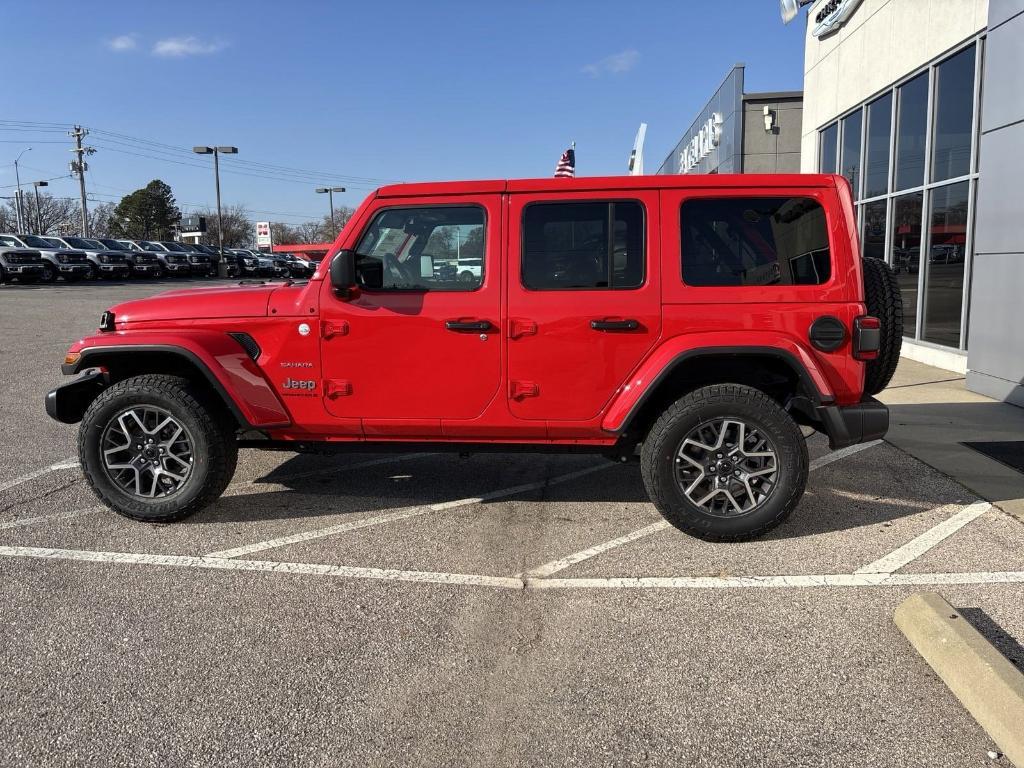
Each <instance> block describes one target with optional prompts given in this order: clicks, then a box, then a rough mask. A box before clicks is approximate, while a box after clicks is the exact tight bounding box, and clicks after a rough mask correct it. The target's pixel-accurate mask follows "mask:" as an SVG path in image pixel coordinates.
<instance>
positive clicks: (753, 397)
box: [640, 384, 808, 541]
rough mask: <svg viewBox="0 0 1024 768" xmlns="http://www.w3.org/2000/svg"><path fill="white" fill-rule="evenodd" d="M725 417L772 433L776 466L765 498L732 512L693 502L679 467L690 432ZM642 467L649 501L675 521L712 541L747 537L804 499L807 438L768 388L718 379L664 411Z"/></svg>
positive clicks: (777, 520) (642, 455)
mask: <svg viewBox="0 0 1024 768" xmlns="http://www.w3.org/2000/svg"><path fill="white" fill-rule="evenodd" d="M721 418H729V419H736V420H739V421H742V422H744V423H745V424H746V425H747V426H748V427H753V428H755V429H757V430H758V431H759V432H761V433H762V434H763V435H764V436H766V437H768V438H769V439H770V441H771V443H772V444H773V445H774V448H775V454H776V459H777V461H776V466H777V468H778V469H777V473H776V480H775V482H774V485H773V486H772V487H771V489H770V490H769V491H768V494H767V497H766V498H764V499H763V500H762V501H761V502H759V503H757V504H756V505H754V506H753V508H752V509H750V510H749V511H747V512H743V513H736V514H732V515H730V516H719V515H716V514H711V513H710V512H708V511H707V510H705V509H704V508H702V507H699V506H697V505H696V504H695V503H693V502H692V501H691V500H690V499H689V498H688V497H687V496H686V494H685V492H684V489H683V487H682V486H681V484H680V482H679V481H678V480H677V472H676V461H677V458H676V457H677V454H678V452H679V450H680V447H681V446H682V444H683V441H684V440H685V439H686V438H687V436H688V435H690V433H691V431H692V430H694V429H696V428H697V427H699V426H701V425H703V424H707V423H710V422H713V421H714V420H715V419H721ZM640 469H641V473H642V475H643V479H644V485H645V486H646V488H647V493H648V495H649V496H650V498H651V501H652V502H654V505H655V506H656V507H657V509H658V511H659V512H660V513H661V515H662V517H664V518H665V519H666V520H667V521H668V522H669V523H671V524H672V525H673V526H675V527H676V528H678V529H679V530H681V531H683V532H685V533H688V534H690V535H691V536H696V537H697V538H700V539H706V540H709V541H745V540H747V539H752V538H755V537H757V536H760V535H761V534H763V533H765V532H767V531H769V530H771V529H772V528H774V527H775V526H777V525H779V524H780V523H781V522H782V521H783V520H785V519H786V518H787V517H788V516H789V514H790V513H791V512H792V511H793V509H794V508H795V507H796V505H797V503H798V502H799V501H800V497H801V496H802V495H803V492H804V488H805V487H806V485H807V472H808V460H807V443H806V442H805V441H804V437H803V434H802V433H801V432H800V427H799V426H797V424H796V422H795V421H793V419H792V418H791V417H790V415H789V414H788V413H786V411H784V410H783V409H782V407H781V406H780V405H779V404H778V403H777V402H776V401H775V400H773V399H772V398H770V397H769V396H768V395H766V394H765V393H764V392H761V391H760V390H758V389H754V388H752V387H747V386H743V385H741V384H714V385H712V386H708V387H703V388H701V389H697V390H694V391H693V392H690V393H689V394H687V395H685V396H684V397H682V398H680V399H679V400H677V401H676V402H675V403H674V404H673V405H672V406H671V407H670V408H668V409H667V410H666V411H665V412H664V413H663V414H662V415H661V417H660V418H659V419H658V420H657V422H655V424H654V426H653V427H652V428H651V431H650V433H649V434H648V435H647V439H646V440H644V444H643V447H642V449H641V453H640ZM751 482H753V481H751Z"/></svg>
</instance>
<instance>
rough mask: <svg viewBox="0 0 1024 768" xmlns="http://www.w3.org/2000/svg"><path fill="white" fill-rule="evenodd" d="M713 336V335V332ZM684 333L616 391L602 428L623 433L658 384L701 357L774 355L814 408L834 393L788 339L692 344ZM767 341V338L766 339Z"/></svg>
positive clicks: (808, 357)
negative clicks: (747, 342) (793, 377)
mask: <svg viewBox="0 0 1024 768" xmlns="http://www.w3.org/2000/svg"><path fill="white" fill-rule="evenodd" d="M711 335H713V334H711ZM693 341H694V340H692V339H687V338H686V337H685V336H683V337H677V338H676V339H672V340H670V341H668V342H666V343H665V344H662V345H661V346H660V347H658V348H657V349H655V350H654V352H653V353H652V354H651V355H650V356H649V357H648V358H647V359H646V360H645V361H644V362H643V364H641V366H640V367H639V368H638V369H637V370H636V371H635V372H634V374H633V375H632V376H631V377H630V379H629V381H627V382H626V384H624V385H623V386H622V387H621V388H620V389H619V392H618V393H617V394H616V396H615V398H614V399H613V400H612V403H611V405H610V406H609V407H608V409H607V410H606V411H605V415H604V418H603V419H602V420H601V428H602V429H603V430H604V431H605V432H609V433H611V434H621V433H622V432H623V431H624V429H625V427H626V425H628V424H629V423H630V420H631V419H632V418H633V417H634V416H635V415H636V413H637V412H638V411H639V410H640V408H641V407H642V406H643V405H644V403H645V402H646V401H647V400H648V398H649V397H650V396H651V395H652V394H653V393H654V392H656V391H657V389H658V385H659V384H660V383H661V382H662V381H663V380H664V379H665V378H666V377H667V376H668V375H669V374H671V373H672V371H674V370H675V369H676V368H678V367H679V366H680V365H683V364H684V363H686V362H689V361H692V360H694V359H697V358H700V357H710V356H716V355H736V356H743V355H746V356H752V357H753V356H757V357H773V358H775V359H777V360H781V361H782V362H783V363H785V364H786V366H787V367H788V368H790V369H791V370H792V371H793V372H794V373H795V374H796V375H797V377H798V378H799V379H800V382H801V384H802V385H803V389H804V390H805V392H806V394H807V395H808V397H809V398H810V400H811V404H812V406H813V407H818V406H822V405H828V404H831V403H833V402H834V401H835V396H834V394H833V393H832V389H831V387H830V386H829V384H828V380H827V379H826V378H825V376H824V375H823V374H822V372H821V370H820V369H819V368H818V365H817V364H816V363H815V361H814V358H813V357H812V356H811V354H810V353H809V352H808V351H807V350H805V349H804V348H802V347H801V346H800V345H798V344H796V343H795V342H793V341H791V340H789V339H772V340H771V342H768V343H764V344H738V345H737V344H716V343H712V344H710V345H704V344H698V345H695V344H693ZM766 341H767V340H766Z"/></svg>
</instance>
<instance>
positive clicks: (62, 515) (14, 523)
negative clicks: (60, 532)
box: [0, 507, 106, 530]
mask: <svg viewBox="0 0 1024 768" xmlns="http://www.w3.org/2000/svg"><path fill="white" fill-rule="evenodd" d="M104 509H106V507H86V508H85V509H72V510H69V511H67V512H58V513H57V514H54V515H38V516H37V517H22V518H20V519H18V520H7V521H6V522H3V523H0V530H7V529H9V528H21V527H23V526H26V525H35V524H36V523H49V522H51V521H53V520H67V519H69V518H72V517H81V516H82V515H88V514H91V513H93V512H99V511H101V510H104Z"/></svg>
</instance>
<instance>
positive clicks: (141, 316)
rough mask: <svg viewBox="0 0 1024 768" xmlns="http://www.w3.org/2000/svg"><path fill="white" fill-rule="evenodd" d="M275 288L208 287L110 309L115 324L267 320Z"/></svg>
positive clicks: (178, 291)
mask: <svg viewBox="0 0 1024 768" xmlns="http://www.w3.org/2000/svg"><path fill="white" fill-rule="evenodd" d="M280 288H281V285H280V284H277V285H234V286H230V287H225V286H211V287H209V288H187V289H183V290H175V291H168V292H167V293H159V294H157V295H156V296H151V297H150V298H148V299H138V300H136V301H126V302H124V303H122V304H117V305H115V306H113V307H111V308H110V311H111V312H113V313H114V316H115V318H116V320H117V324H118V325H120V324H121V323H142V322H147V321H151V320H200V319H204V318H218V317H266V316H267V307H268V305H269V304H270V296H271V294H272V293H274V291H276V290H279V289H280Z"/></svg>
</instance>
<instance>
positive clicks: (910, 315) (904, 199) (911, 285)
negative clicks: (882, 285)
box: [892, 192, 924, 337]
mask: <svg viewBox="0 0 1024 768" xmlns="http://www.w3.org/2000/svg"><path fill="white" fill-rule="evenodd" d="M923 202H924V193H923V192H912V193H911V194H909V195H903V196H901V197H897V198H895V199H894V200H893V205H892V268H893V271H894V272H896V279H897V280H898V282H899V284H900V292H901V293H902V294H903V334H904V335H905V336H910V337H913V336H914V334H915V333H916V329H917V281H918V275H919V274H920V272H921V206H922V205H923Z"/></svg>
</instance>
